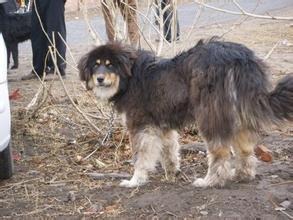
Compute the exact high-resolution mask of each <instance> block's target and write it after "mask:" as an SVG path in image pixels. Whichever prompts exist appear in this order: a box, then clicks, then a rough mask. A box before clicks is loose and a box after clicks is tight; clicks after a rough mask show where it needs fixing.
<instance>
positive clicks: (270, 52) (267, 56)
mask: <svg viewBox="0 0 293 220" xmlns="http://www.w3.org/2000/svg"><path fill="white" fill-rule="evenodd" d="M279 44H280V41H278V42H277V43H275V45H274V46H273V47H272V49H271V50H270V51H269V52H268V53H267V55H266V56H265V57H264V60H267V59H268V58H269V57H270V56H271V55H272V53H273V52H274V50H275V49H276V47H277V46H278V45H279Z"/></svg>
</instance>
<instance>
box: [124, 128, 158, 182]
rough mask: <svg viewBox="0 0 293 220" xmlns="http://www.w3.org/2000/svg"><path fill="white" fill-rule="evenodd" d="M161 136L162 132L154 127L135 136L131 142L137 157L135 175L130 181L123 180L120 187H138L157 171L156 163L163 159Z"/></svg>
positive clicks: (136, 133)
mask: <svg viewBox="0 0 293 220" xmlns="http://www.w3.org/2000/svg"><path fill="white" fill-rule="evenodd" d="M130 133H131V132H130ZM161 136H162V131H161V130H159V129H156V128H152V127H147V128H145V129H143V130H140V131H138V132H135V133H134V134H133V136H132V137H131V142H132V147H133V150H134V153H136V155H137V160H136V161H135V163H134V174H133V176H132V178H131V179H130V180H123V181H122V182H121V183H120V186H123V187H137V186H139V185H143V184H145V183H146V182H147V181H148V172H150V171H153V170H155V167H156V163H157V162H158V161H159V159H160V157H161V151H162V148H163V144H162V140H161Z"/></svg>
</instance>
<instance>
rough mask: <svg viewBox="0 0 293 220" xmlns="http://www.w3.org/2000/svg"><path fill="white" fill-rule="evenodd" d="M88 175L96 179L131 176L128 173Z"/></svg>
mask: <svg viewBox="0 0 293 220" xmlns="http://www.w3.org/2000/svg"><path fill="white" fill-rule="evenodd" d="M87 175H88V176H90V177H92V178H93V179H95V180H101V179H109V178H112V179H122V178H129V177H131V175H130V174H128V173H87Z"/></svg>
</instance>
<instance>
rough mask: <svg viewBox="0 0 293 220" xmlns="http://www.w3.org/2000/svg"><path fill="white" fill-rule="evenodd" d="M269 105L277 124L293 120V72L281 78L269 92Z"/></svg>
mask: <svg viewBox="0 0 293 220" xmlns="http://www.w3.org/2000/svg"><path fill="white" fill-rule="evenodd" d="M269 105H270V107H271V109H272V112H273V115H274V118H275V119H276V123H277V124H279V123H278V122H282V121H284V120H285V121H293V73H291V74H289V75H288V76H286V77H284V78H283V79H281V80H280V81H279V82H278V84H277V86H276V87H275V89H274V90H273V91H272V92H270V93H269Z"/></svg>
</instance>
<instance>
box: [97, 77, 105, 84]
mask: <svg viewBox="0 0 293 220" xmlns="http://www.w3.org/2000/svg"><path fill="white" fill-rule="evenodd" d="M104 79H105V77H104V76H98V77H97V80H98V82H99V83H102V82H103V81H104Z"/></svg>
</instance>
